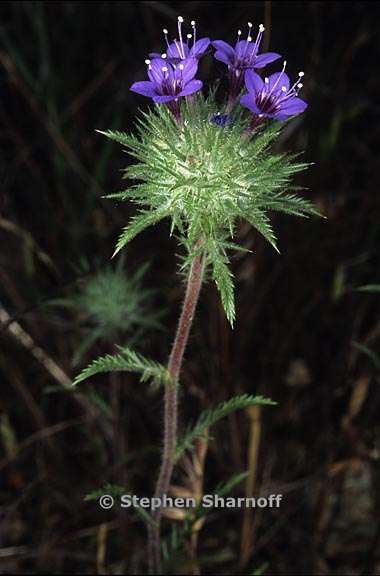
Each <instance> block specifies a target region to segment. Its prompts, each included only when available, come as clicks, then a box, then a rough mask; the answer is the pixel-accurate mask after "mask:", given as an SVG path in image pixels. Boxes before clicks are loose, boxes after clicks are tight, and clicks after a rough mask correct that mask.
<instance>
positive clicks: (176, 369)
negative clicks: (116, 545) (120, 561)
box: [149, 242, 204, 574]
mask: <svg viewBox="0 0 380 576" xmlns="http://www.w3.org/2000/svg"><path fill="white" fill-rule="evenodd" d="M200 244H201V242H198V244H197V246H198V247H199V246H200ZM197 246H196V247H197ZM203 270H204V260H203V256H202V254H197V255H196V256H195V257H194V260H193V262H192V264H191V268H190V271H189V275H188V279H187V286H186V293H185V299H184V302H183V306H182V312H181V316H180V318H179V322H178V327H177V333H176V337H175V340H174V343H173V346H172V350H171V353H170V356H169V362H168V371H169V373H170V375H171V376H172V381H171V382H169V383H167V384H166V386H165V400H164V403H165V412H164V446H163V453H162V460H161V468H160V472H159V475H158V480H157V484H156V489H155V492H154V497H155V498H162V497H163V496H164V494H167V492H168V490H169V486H170V481H171V477H172V472H173V467H174V452H175V448H176V445H177V425H178V379H179V375H180V372H181V366H182V360H183V355H184V352H185V348H186V345H187V341H188V338H189V333H190V328H191V325H192V322H193V317H194V313H195V309H196V306H197V302H198V298H199V293H200V290H201V286H202V279H203ZM161 517H162V510H161V508H157V509H156V510H155V511H154V512H153V514H152V520H153V522H154V524H153V523H152V525H150V526H149V568H150V573H151V574H161V573H162V571H161V530H160V524H161Z"/></svg>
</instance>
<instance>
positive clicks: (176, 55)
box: [149, 16, 210, 64]
mask: <svg viewBox="0 0 380 576" xmlns="http://www.w3.org/2000/svg"><path fill="white" fill-rule="evenodd" d="M182 24H183V18H182V16H178V39H175V40H174V42H172V43H171V44H170V43H169V40H168V34H169V32H168V31H167V30H166V28H164V30H163V32H164V36H165V41H166V45H167V50H166V53H164V54H158V53H156V52H152V53H151V54H149V57H150V58H152V59H153V58H164V59H167V61H168V62H170V64H178V63H179V62H181V60H185V59H186V58H195V59H196V60H199V59H200V58H201V57H202V56H203V55H204V53H205V52H206V50H207V48H208V47H209V45H210V38H200V39H199V40H197V29H196V25H195V21H194V20H192V21H191V27H192V29H193V33H192V34H187V35H186V41H184V39H183V36H182ZM191 38H193V45H192V46H191V47H190V46H189V42H190V40H191Z"/></svg>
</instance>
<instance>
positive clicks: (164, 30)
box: [162, 28, 169, 36]
mask: <svg viewBox="0 0 380 576" xmlns="http://www.w3.org/2000/svg"><path fill="white" fill-rule="evenodd" d="M162 31H163V33H164V34H165V36H166V35H167V34H169V32H168V31H167V29H166V28H164V29H163V30H162Z"/></svg>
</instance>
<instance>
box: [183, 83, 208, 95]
mask: <svg viewBox="0 0 380 576" xmlns="http://www.w3.org/2000/svg"><path fill="white" fill-rule="evenodd" d="M202 86H203V82H201V81H200V80H191V82H189V83H188V84H186V86H185V87H184V89H183V90H182V92H180V93H179V94H178V96H189V95H190V94H194V93H195V92H198V91H199V90H201V89H202Z"/></svg>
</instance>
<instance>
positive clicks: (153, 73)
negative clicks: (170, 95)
mask: <svg viewBox="0 0 380 576" xmlns="http://www.w3.org/2000/svg"><path fill="white" fill-rule="evenodd" d="M163 68H166V69H167V70H168V72H169V71H171V66H170V64H168V62H166V61H165V60H164V59H163V58H157V59H155V60H152V61H151V63H150V64H149V66H148V76H149V80H150V81H151V82H154V83H155V84H158V85H161V84H162V82H163V80H164V70H163Z"/></svg>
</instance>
